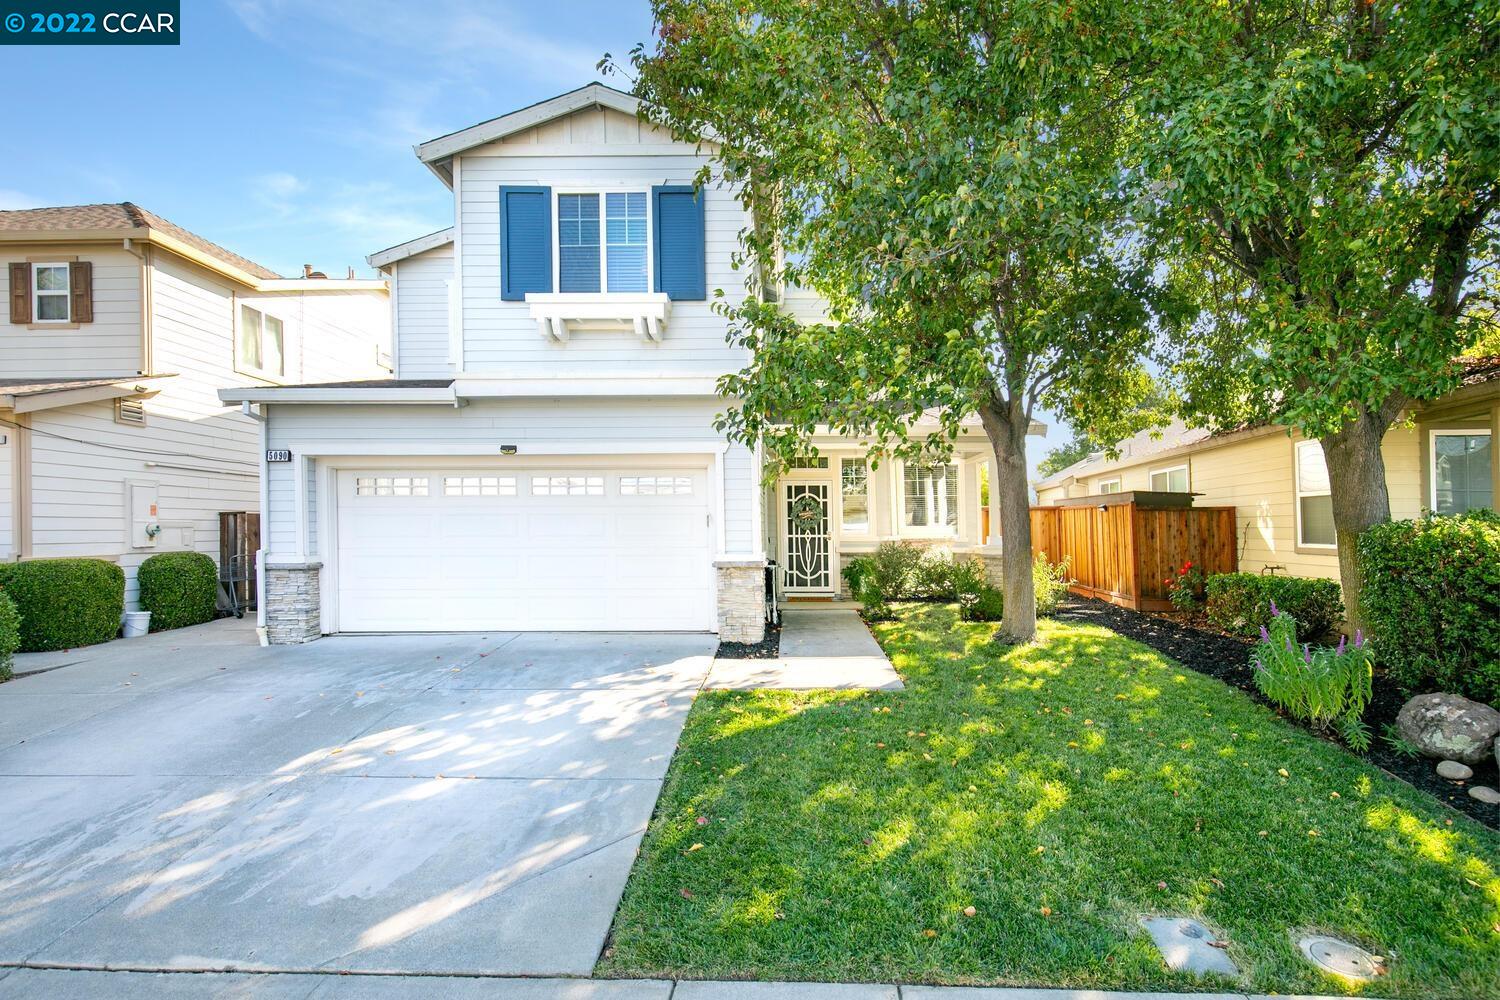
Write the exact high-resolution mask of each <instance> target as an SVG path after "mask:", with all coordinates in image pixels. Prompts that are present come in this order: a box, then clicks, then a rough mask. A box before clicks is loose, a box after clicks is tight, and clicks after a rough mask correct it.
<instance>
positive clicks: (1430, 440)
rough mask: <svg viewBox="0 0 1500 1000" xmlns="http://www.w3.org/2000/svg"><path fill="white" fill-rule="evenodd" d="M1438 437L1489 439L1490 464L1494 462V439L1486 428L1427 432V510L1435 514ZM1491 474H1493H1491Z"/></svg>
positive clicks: (1438, 429)
mask: <svg viewBox="0 0 1500 1000" xmlns="http://www.w3.org/2000/svg"><path fill="white" fill-rule="evenodd" d="M1439 437H1487V438H1489V439H1490V462H1492V463H1493V462H1494V461H1495V439H1494V437H1493V436H1492V435H1491V433H1490V429H1489V428H1488V427H1472V428H1467V429H1465V428H1461V427H1443V428H1432V429H1431V430H1429V431H1428V432H1427V503H1428V507H1427V509H1428V510H1430V511H1432V512H1434V513H1436V512H1437V489H1438V487H1437V457H1438V456H1437V439H1438V438H1439ZM1492 474H1493V473H1492Z"/></svg>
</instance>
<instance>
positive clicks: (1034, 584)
mask: <svg viewBox="0 0 1500 1000" xmlns="http://www.w3.org/2000/svg"><path fill="white" fill-rule="evenodd" d="M1072 582H1073V580H1072V578H1071V577H1069V576H1068V560H1067V559H1063V561H1062V562H1060V563H1052V562H1048V561H1047V555H1046V553H1044V552H1038V553H1037V554H1036V558H1035V559H1033V560H1032V561H1031V589H1032V590H1033V591H1035V592H1036V613H1037V614H1039V615H1050V614H1052V613H1053V612H1054V611H1056V610H1057V604H1058V602H1059V601H1061V600H1062V597H1063V594H1065V593H1067V592H1068V585H1069V584H1071V583H1072Z"/></svg>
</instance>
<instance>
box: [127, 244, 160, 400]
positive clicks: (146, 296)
mask: <svg viewBox="0 0 1500 1000" xmlns="http://www.w3.org/2000/svg"><path fill="white" fill-rule="evenodd" d="M122 243H123V246H124V249H125V252H126V253H128V254H130V255H131V256H132V257H134V258H136V259H137V260H139V261H140V262H141V368H140V374H142V375H150V374H151V373H152V371H153V369H152V364H153V361H152V357H151V348H152V344H151V317H152V314H153V313H154V312H155V306H156V303H155V301H154V295H153V291H152V287H151V286H152V281H151V273H152V270H153V267H152V263H151V245H150V244H149V243H148V244H145V245H144V246H142V247H141V248H140V249H139V250H137V249H136V247H135V240H133V239H131V238H130V237H128V236H127V237H126V238H125V239H124V240H123V241H122Z"/></svg>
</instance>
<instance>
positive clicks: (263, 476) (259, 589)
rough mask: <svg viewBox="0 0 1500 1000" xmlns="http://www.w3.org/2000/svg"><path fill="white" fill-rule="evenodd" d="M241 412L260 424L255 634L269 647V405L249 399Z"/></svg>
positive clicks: (242, 403)
mask: <svg viewBox="0 0 1500 1000" xmlns="http://www.w3.org/2000/svg"><path fill="white" fill-rule="evenodd" d="M240 412H241V413H243V414H244V415H245V416H247V417H249V418H250V419H251V420H254V421H255V422H256V423H258V424H260V547H259V548H257V549H256V550H255V634H256V636H257V637H258V638H259V639H260V644H261V645H262V646H269V645H270V641H269V640H268V639H267V638H266V570H265V567H266V538H267V537H268V536H269V531H268V530H267V529H268V527H269V523H268V520H269V519H268V515H269V514H270V512H271V483H270V478H269V476H268V475H267V473H268V469H267V467H266V441H267V426H266V425H267V423H268V421H267V419H266V418H267V415H268V407H267V404H265V403H261V404H260V412H259V413H256V412H255V407H254V405H253V404H251V402H250V401H249V400H248V399H247V400H244V401H243V402H241V403H240Z"/></svg>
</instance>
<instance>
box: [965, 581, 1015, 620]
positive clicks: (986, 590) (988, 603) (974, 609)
mask: <svg viewBox="0 0 1500 1000" xmlns="http://www.w3.org/2000/svg"><path fill="white" fill-rule="evenodd" d="M958 616H959V617H960V618H962V619H963V620H964V621H966V622H997V621H999V620H1000V619H1001V618H1003V617H1005V595H1004V594H1002V593H1001V592H1000V589H999V588H998V587H991V586H990V585H989V584H984V585H983V586H982V587H980V588H979V589H978V590H976V591H974V592H972V593H968V594H960V595H959V597H958Z"/></svg>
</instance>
